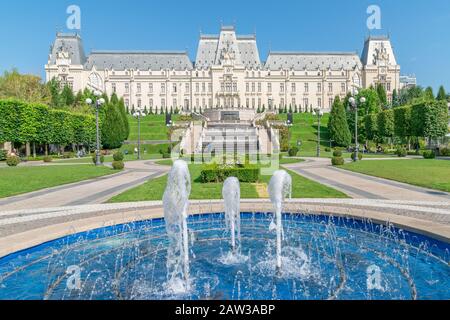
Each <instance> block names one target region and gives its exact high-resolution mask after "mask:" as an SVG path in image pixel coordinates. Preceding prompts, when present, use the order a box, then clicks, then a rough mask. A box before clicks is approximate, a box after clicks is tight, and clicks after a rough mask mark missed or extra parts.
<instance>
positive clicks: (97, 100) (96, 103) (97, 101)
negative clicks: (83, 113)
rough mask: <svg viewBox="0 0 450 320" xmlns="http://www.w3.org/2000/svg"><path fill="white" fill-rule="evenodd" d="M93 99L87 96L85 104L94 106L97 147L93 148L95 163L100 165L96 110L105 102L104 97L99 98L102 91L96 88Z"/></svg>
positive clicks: (98, 129)
mask: <svg viewBox="0 0 450 320" xmlns="http://www.w3.org/2000/svg"><path fill="white" fill-rule="evenodd" d="M94 96H95V101H92V99H90V98H88V99H86V104H88V105H90V106H94V108H95V125H96V129H97V148H96V150H95V165H96V166H100V165H102V163H101V161H100V128H99V121H98V111H99V109H100V107H101V106H102V105H103V104H105V99H103V98H100V97H101V96H102V93H101V92H100V91H98V90H96V91H94Z"/></svg>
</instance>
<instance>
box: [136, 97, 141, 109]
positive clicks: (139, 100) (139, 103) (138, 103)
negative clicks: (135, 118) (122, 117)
mask: <svg viewBox="0 0 450 320" xmlns="http://www.w3.org/2000/svg"><path fill="white" fill-rule="evenodd" d="M137 106H138V108H139V109H140V108H141V107H142V101H141V99H138V101H137Z"/></svg>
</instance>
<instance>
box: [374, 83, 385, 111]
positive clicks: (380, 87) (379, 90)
mask: <svg viewBox="0 0 450 320" xmlns="http://www.w3.org/2000/svg"><path fill="white" fill-rule="evenodd" d="M376 90H377V94H378V99H379V100H380V104H381V107H382V108H386V106H387V95H386V89H385V88H384V86H383V85H381V84H380V83H379V84H377V89H376Z"/></svg>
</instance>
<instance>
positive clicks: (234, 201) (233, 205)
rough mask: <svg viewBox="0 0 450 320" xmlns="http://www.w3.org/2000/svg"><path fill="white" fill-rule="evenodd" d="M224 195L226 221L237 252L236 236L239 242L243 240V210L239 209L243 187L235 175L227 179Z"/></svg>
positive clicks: (232, 243) (232, 245) (233, 246)
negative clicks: (241, 187)
mask: <svg viewBox="0 0 450 320" xmlns="http://www.w3.org/2000/svg"><path fill="white" fill-rule="evenodd" d="M222 195H223V199H224V202H225V222H226V226H227V227H228V228H229V229H230V233H231V248H232V250H233V253H236V250H237V246H236V238H237V243H238V244H240V242H241V227H240V225H241V218H240V215H241V211H240V209H239V204H240V201H241V189H240V185H239V180H238V179H237V178H235V177H230V178H228V179H227V180H225V183H224V184H223V190H222Z"/></svg>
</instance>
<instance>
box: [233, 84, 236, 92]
mask: <svg viewBox="0 0 450 320" xmlns="http://www.w3.org/2000/svg"><path fill="white" fill-rule="evenodd" d="M233 91H234V92H237V82H233Z"/></svg>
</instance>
